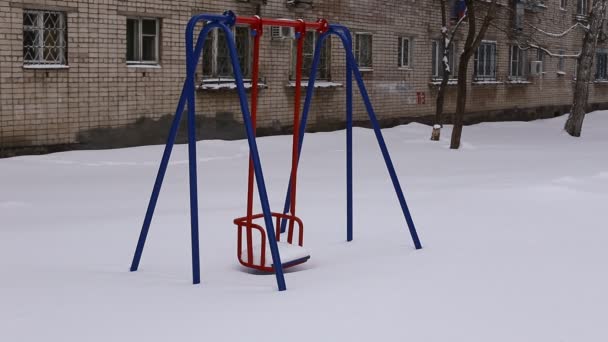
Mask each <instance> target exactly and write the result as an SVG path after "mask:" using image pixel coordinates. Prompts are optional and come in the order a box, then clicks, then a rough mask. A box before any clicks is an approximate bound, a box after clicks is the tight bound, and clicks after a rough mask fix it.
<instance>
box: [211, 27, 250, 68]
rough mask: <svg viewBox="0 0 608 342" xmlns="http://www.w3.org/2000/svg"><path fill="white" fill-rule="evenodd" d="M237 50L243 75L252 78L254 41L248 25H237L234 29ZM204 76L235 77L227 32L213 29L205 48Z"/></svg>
mask: <svg viewBox="0 0 608 342" xmlns="http://www.w3.org/2000/svg"><path fill="white" fill-rule="evenodd" d="M232 33H233V34H234V40H235V44H236V50H237V53H238V57H239V64H241V71H242V72H243V77H245V78H251V58H252V57H251V56H252V45H253V44H252V41H251V34H250V32H249V28H248V27H242V26H236V27H235V28H234V29H233V32H232ZM202 65H203V78H229V79H232V78H234V75H233V72H232V63H231V61H230V52H229V50H228V43H227V40H226V34H225V33H224V31H222V30H213V31H211V33H210V34H209V36H208V37H207V40H206V41H205V47H204V48H203V63H202Z"/></svg>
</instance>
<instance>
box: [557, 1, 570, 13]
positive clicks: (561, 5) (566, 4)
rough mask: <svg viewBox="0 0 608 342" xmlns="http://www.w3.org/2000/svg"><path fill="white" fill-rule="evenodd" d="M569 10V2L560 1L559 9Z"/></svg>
mask: <svg viewBox="0 0 608 342" xmlns="http://www.w3.org/2000/svg"><path fill="white" fill-rule="evenodd" d="M567 8H568V0H559V9H561V10H562V11H566V9H567Z"/></svg>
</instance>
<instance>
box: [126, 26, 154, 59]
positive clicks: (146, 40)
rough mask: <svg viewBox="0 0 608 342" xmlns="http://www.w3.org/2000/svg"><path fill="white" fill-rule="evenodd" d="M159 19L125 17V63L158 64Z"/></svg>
mask: <svg viewBox="0 0 608 342" xmlns="http://www.w3.org/2000/svg"><path fill="white" fill-rule="evenodd" d="M159 32H160V21H159V20H158V19H153V18H127V64H158V62H159V58H158V56H159V53H158V52H159Z"/></svg>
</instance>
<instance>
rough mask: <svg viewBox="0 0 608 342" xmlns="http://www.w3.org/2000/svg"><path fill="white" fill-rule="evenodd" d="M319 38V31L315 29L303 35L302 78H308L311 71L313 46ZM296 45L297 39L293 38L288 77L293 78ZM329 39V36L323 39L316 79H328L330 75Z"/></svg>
mask: <svg viewBox="0 0 608 342" xmlns="http://www.w3.org/2000/svg"><path fill="white" fill-rule="evenodd" d="M318 39H319V33H318V32H316V31H309V32H307V33H306V36H305V37H304V52H303V57H304V58H303V60H304V64H303V66H302V77H303V78H304V79H308V78H309V77H310V74H311V71H312V60H313V57H314V54H315V47H316V46H317V41H318ZM297 46H298V41H297V40H295V39H294V41H293V46H292V50H291V51H292V53H291V73H290V75H289V78H290V79H291V80H294V79H295V78H296V77H295V70H296V57H297V54H296V52H297V51H298V50H297ZM330 48H331V40H330V37H328V38H327V39H325V41H324V42H323V47H322V48H321V60H320V61H319V69H318V70H317V76H316V79H317V80H325V81H327V80H329V79H330V78H331V77H330V59H331V50H330Z"/></svg>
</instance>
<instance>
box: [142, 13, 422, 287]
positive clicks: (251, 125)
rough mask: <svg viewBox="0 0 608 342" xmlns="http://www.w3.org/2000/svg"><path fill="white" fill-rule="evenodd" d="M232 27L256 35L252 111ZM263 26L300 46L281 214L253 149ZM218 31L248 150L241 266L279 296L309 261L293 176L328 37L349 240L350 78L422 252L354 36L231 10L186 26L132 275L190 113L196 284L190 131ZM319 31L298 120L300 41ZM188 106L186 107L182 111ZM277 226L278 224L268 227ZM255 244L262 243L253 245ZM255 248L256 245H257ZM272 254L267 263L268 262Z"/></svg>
mask: <svg viewBox="0 0 608 342" xmlns="http://www.w3.org/2000/svg"><path fill="white" fill-rule="evenodd" d="M200 22H204V25H203V27H202V29H201V31H200V32H199V34H198V38H197V40H196V45H195V44H194V29H195V26H196V25H197V24H198V23H200ZM236 24H239V25H248V26H249V28H250V31H251V34H252V36H253V41H254V44H253V59H252V81H251V110H250V109H249V105H248V101H247V94H246V91H245V86H244V81H243V74H242V71H241V66H240V64H239V58H238V53H237V50H236V45H235V40H234V36H233V33H232V30H231V28H232V27H234V26H235V25H236ZM265 26H279V27H290V28H293V29H294V31H295V39H296V41H297V49H296V53H297V55H296V74H295V76H296V79H295V89H294V90H295V94H294V112H293V120H294V128H293V137H292V138H293V139H292V156H291V173H290V180H289V185H288V188H287V194H286V198H285V205H284V208H283V211H282V212H281V213H277V212H272V211H271V210H270V204H269V201H268V194H267V191H266V185H265V182H264V175H263V172H262V164H261V162H260V156H259V152H258V147H257V143H256V124H257V109H258V108H257V107H258V80H259V58H260V40H261V36H262V34H263V31H264V27H265ZM214 29H219V30H222V31H223V32H224V34H225V35H226V42H227V45H228V51H229V53H230V60H231V62H232V69H233V72H234V78H235V83H236V88H237V92H238V96H239V102H240V107H241V112H242V115H243V122H244V125H245V132H246V135H247V141H248V144H249V151H250V154H249V171H248V188H247V214H246V216H244V217H240V218H237V219H235V220H234V224H235V225H236V226H237V232H238V233H237V234H238V235H237V257H238V260H239V262H240V263H241V265H243V266H245V267H248V268H252V269H256V270H259V271H264V272H273V273H275V276H276V280H277V285H278V289H279V291H284V290H286V289H287V287H286V284H285V278H284V274H283V270H284V269H286V268H289V267H293V266H296V265H299V264H302V263H304V262H306V261H308V259H309V258H310V254H308V252H307V251H306V250H305V249H304V247H303V245H304V225H303V223H302V220H301V219H300V218H299V217H297V216H296V195H297V176H298V164H299V160H300V153H301V151H302V145H303V142H304V134H305V130H306V122H307V119H308V114H309V111H310V106H311V103H312V98H313V94H314V88H315V81H316V75H317V71H318V69H319V64H320V59H321V50H322V47H323V43H324V42H325V40H326V39H327V38H328V37H329V36H330V35H335V36H337V37H338V38H339V39H340V40H341V41H342V44H343V47H344V50H345V52H346V85H345V88H346V199H347V200H346V239H347V241H352V240H353V172H352V166H353V141H352V140H353V77H354V80H355V81H356V83H357V85H358V87H359V91H360V93H361V97H362V99H363V102H364V104H365V108H366V110H367V113H368V115H369V119H370V121H371V124H372V127H373V129H374V133H375V136H376V139H377V140H378V144H379V146H380V151H381V153H382V156H383V157H384V161H385V163H386V167H387V170H388V173H389V175H390V178H391V180H392V183H393V186H394V188H395V192H396V194H397V198H398V200H399V203H400V205H401V209H402V211H403V215H404V217H405V220H406V223H407V225H408V228H409V232H410V234H411V237H412V240H413V242H414V246H415V248H416V249H421V248H422V245H421V243H420V240H419V238H418V234H417V232H416V228H415V226H414V222H413V220H412V217H411V214H410V211H409V209H408V206H407V203H406V201H405V197H404V195H403V191H402V189H401V185H400V184H399V179H398V178H397V173H396V172H395V168H394V166H393V163H392V160H391V157H390V155H389V152H388V148H387V147H386V143H385V141H384V137H383V136H382V132H381V130H380V125H379V123H378V119H377V118H376V114H375V112H374V109H373V107H372V104H371V101H370V99H369V95H368V93H367V90H366V88H365V84H364V83H363V79H362V77H361V73H360V71H359V68H358V66H357V62H356V61H355V57H354V55H353V53H352V36H351V34H350V31H349V30H348V28H346V27H345V26H342V25H330V24H329V23H328V22H327V21H326V20H324V19H319V20H318V21H316V22H305V21H304V20H301V19H300V20H284V19H262V18H260V17H259V16H254V17H241V16H236V15H235V14H234V13H233V12H231V11H228V12H226V13H224V14H223V15H209V14H201V15H195V16H194V17H192V18H191V19H190V21H189V22H188V25H187V27H186V37H185V38H186V81H185V83H184V86H183V89H182V93H181V96H180V100H179V103H178V105H177V110H176V112H175V117H174V119H173V122H172V124H171V128H170V131H169V137H168V139H167V143H166V145H165V149H164V152H163V156H162V159H161V163H160V167H159V170H158V174H157V176H156V181H155V183H154V187H153V190H152V195H151V197H150V201H149V203H148V209H147V211H146V215H145V218H144V222H143V226H142V229H141V233H140V235H139V240H138V243H137V248H136V250H135V255H134V257H133V261H132V263H131V271H132V272H134V271H137V269H138V268H139V263H140V261H141V256H142V252H143V249H144V245H145V242H146V238H147V236H148V232H149V229H150V224H151V222H152V217H153V215H154V210H155V208H156V203H157V201H158V196H159V194H160V190H161V187H162V184H163V179H164V176H165V173H166V170H167V166H168V165H169V159H170V157H171V152H172V150H173V146H174V144H175V138H176V136H177V130H178V127H179V123H180V121H181V117H182V113H183V112H184V110H185V109H186V108H187V116H188V155H189V181H190V223H191V244H192V275H193V283H194V284H199V283H200V260H199V230H198V225H199V224H198V188H197V170H196V131H195V128H196V125H195V113H196V109H195V96H194V94H195V88H196V87H195V71H196V68H197V66H198V63H199V61H200V58H201V54H202V50H203V47H204V45H205V39H206V38H207V36H208V34H209V33H210V32H211V31H212V30H214ZM309 29H310V30H316V31H317V32H318V33H319V38H318V40H317V43H316V46H315V50H314V56H313V61H312V66H311V72H310V75H309V79H308V86H307V89H306V97H305V100H304V106H303V110H302V114H301V116H300V107H301V103H300V98H301V97H300V95H301V93H302V79H303V75H302V67H303V50H304V38H305V35H306V33H307V31H308V30H309ZM186 106H187V107H186ZM254 181H255V182H256V183H257V188H258V194H259V199H260V202H261V207H262V213H259V214H254V213H253V200H254ZM273 221H275V222H273ZM254 232H257V233H259V234H258V235H259V239H255V238H254V236H255V235H256V234H254ZM257 241H259V243H257ZM254 242H255V243H254ZM268 254H270V258H269V257H268Z"/></svg>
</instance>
